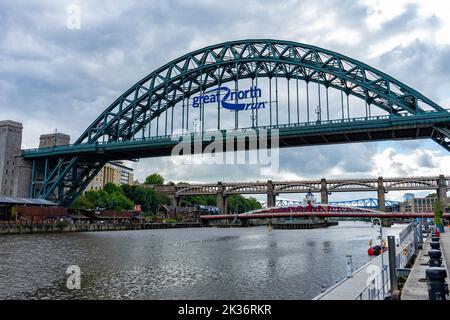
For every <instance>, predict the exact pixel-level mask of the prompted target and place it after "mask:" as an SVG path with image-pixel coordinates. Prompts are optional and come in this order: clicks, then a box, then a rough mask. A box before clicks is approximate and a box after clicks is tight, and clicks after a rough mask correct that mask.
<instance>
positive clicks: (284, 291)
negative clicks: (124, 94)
mask: <svg viewBox="0 0 450 320" xmlns="http://www.w3.org/2000/svg"><path fill="white" fill-rule="evenodd" d="M401 228H402V227H400V226H399V227H392V228H383V230H384V231H383V232H384V233H386V235H396V234H398V233H399V232H400V230H401ZM376 237H377V228H372V227H371V226H370V224H368V223H364V222H340V224H339V226H335V227H330V228H328V229H316V230H273V231H272V232H269V231H268V230H267V228H265V227H253V228H195V229H166V230H141V231H112V232H86V233H63V234H31V235H20V236H19V235H17V236H16V235H5V236H0V299H311V298H313V297H315V296H316V295H318V294H319V293H320V292H321V290H322V288H328V287H330V286H331V285H333V284H334V283H336V281H338V280H341V279H343V278H344V277H345V275H346V255H348V254H350V255H352V259H353V265H354V268H355V269H356V268H358V267H359V266H361V265H363V264H364V263H366V262H367V261H369V257H368V255H367V248H368V242H369V240H370V239H374V241H375V239H376ZM70 265H77V266H79V267H80V269H81V289H79V290H76V289H75V290H69V289H68V288H67V287H66V281H67V278H68V275H67V274H66V270H67V268H68V267H69V266H70Z"/></svg>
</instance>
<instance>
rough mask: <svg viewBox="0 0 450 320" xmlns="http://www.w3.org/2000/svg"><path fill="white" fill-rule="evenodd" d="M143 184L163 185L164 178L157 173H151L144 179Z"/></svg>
mask: <svg viewBox="0 0 450 320" xmlns="http://www.w3.org/2000/svg"><path fill="white" fill-rule="evenodd" d="M144 184H146V185H158V186H159V185H163V184H164V178H163V177H162V176H161V175H160V174H159V173H153V174H151V175H149V176H148V177H147V178H145V182H144Z"/></svg>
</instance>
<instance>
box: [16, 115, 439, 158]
mask: <svg viewBox="0 0 450 320" xmlns="http://www.w3.org/2000/svg"><path fill="white" fill-rule="evenodd" d="M426 113H442V112H438V111H432V110H430V111H426ZM393 118H417V116H415V115H406V114H399V115H395V116H394V115H392V114H391V115H379V116H370V117H356V118H344V119H334V120H320V121H309V122H300V123H291V124H278V125H266V126H258V127H247V128H238V129H232V131H237V132H244V133H245V132H250V131H253V132H254V131H255V130H264V129H285V128H296V127H307V126H311V127H314V126H318V125H329V124H331V125H334V124H343V123H344V124H345V123H350V122H365V121H378V120H389V119H393ZM219 131H220V132H222V133H225V132H227V130H225V129H224V130H209V131H203V132H190V133H187V134H171V135H169V134H164V135H158V136H149V137H138V138H135V137H133V138H131V139H130V140H126V142H142V141H148V140H168V139H176V138H182V137H187V136H191V137H195V136H199V137H201V136H202V135H203V134H204V133H207V132H210V133H211V132H219ZM122 142H123V141H122V140H119V141H96V142H95V143H79V144H68V145H61V146H53V147H45V148H31V149H24V150H23V151H24V152H25V153H30V152H44V151H52V150H63V149H66V148H72V147H76V146H79V147H82V146H92V145H111V144H116V143H122Z"/></svg>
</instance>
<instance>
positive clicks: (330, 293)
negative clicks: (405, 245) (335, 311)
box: [313, 252, 389, 300]
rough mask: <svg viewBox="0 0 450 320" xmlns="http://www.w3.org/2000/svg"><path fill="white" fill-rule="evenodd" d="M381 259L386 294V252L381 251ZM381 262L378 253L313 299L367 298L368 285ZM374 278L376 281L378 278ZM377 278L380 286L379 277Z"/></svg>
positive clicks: (387, 278) (387, 277) (379, 268)
mask: <svg viewBox="0 0 450 320" xmlns="http://www.w3.org/2000/svg"><path fill="white" fill-rule="evenodd" d="M383 260H384V265H385V272H384V276H385V279H384V280H385V282H384V283H385V291H386V294H387V290H388V288H389V287H388V286H387V282H389V273H388V272H387V270H389V256H388V252H385V253H383ZM381 262H382V260H381V255H379V256H378V257H376V258H374V259H372V260H371V261H369V262H368V263H366V264H365V265H363V266H362V267H361V268H359V269H358V270H356V271H355V272H354V273H353V275H352V277H351V278H345V279H343V280H342V281H340V282H338V283H337V284H335V285H334V286H332V287H331V288H329V289H328V290H326V291H325V292H323V293H322V294H320V295H318V296H317V297H315V298H314V299H313V300H358V299H362V300H368V298H369V295H370V294H371V293H370V292H369V290H370V289H369V288H368V286H369V284H370V282H371V280H373V278H374V277H373V275H374V274H375V275H376V274H378V273H380V272H381ZM374 280H375V281H377V280H378V279H374ZM379 280H380V281H379V284H380V287H381V282H382V281H381V278H380V279H379ZM365 289H367V290H365ZM381 291H382V290H381ZM380 295H382V293H380Z"/></svg>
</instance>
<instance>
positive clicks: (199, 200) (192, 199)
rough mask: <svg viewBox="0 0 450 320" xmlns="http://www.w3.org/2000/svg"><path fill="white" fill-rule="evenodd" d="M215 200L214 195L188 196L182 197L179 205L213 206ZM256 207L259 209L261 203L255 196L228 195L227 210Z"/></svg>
mask: <svg viewBox="0 0 450 320" xmlns="http://www.w3.org/2000/svg"><path fill="white" fill-rule="evenodd" d="M216 201H217V199H216V196H214V195H196V196H188V197H183V198H182V200H181V206H195V205H202V206H215V205H216ZM256 209H261V204H260V203H259V202H258V200H256V199H255V198H245V197H243V196H241V195H232V196H229V197H228V212H238V213H244V212H248V211H251V210H256Z"/></svg>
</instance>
